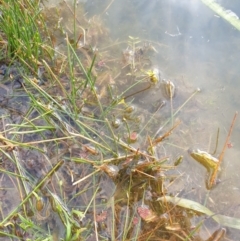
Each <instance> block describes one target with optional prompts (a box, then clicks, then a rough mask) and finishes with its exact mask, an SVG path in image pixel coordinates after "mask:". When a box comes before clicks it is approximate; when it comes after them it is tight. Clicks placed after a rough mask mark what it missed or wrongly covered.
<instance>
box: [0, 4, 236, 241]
mask: <svg viewBox="0 0 240 241" xmlns="http://www.w3.org/2000/svg"><path fill="white" fill-rule="evenodd" d="M0 9H1V21H0V26H1V31H2V32H1V48H2V55H1V63H2V65H1V66H0V69H1V86H0V87H1V94H2V96H1V98H2V99H1V101H2V102H1V109H0V114H1V124H0V126H1V133H0V142H1V146H0V152H1V169H0V171H1V174H0V176H1V195H0V197H1V208H0V217H1V218H0V240H69V241H70V240H162V241H163V240H172V241H174V240H196V241H197V240H202V238H201V235H200V231H201V229H202V228H203V227H205V226H204V222H205V221H206V220H208V219H210V218H211V217H213V220H215V221H216V222H217V223H219V224H220V225H224V226H228V227H233V228H238V229H239V228H240V224H239V223H240V222H239V220H238V219H234V218H230V217H225V216H223V215H216V214H214V213H213V212H212V211H210V210H209V209H208V208H206V207H205V206H204V205H201V204H199V203H196V202H193V201H191V200H188V199H180V198H179V197H175V195H177V194H178V193H179V192H180V191H181V190H178V191H177V192H172V193H170V192H169V191H168V188H170V187H171V186H172V185H176V180H177V179H178V173H177V172H176V171H175V170H176V168H178V165H179V164H180V163H181V161H182V160H183V156H181V155H176V153H167V151H168V150H169V149H165V148H164V147H163V148H160V147H161V146H162V144H163V143H164V142H165V141H166V140H167V139H168V138H169V137H170V136H171V135H172V134H173V133H174V132H175V131H176V130H177V129H178V128H181V125H180V120H178V118H177V115H178V113H179V112H180V111H181V110H183V109H184V107H185V105H186V104H187V103H188V102H189V101H191V100H192V99H193V97H194V96H195V95H196V94H197V93H198V92H199V90H195V91H193V92H192V93H191V92H190V93H189V96H187V98H185V99H179V101H182V102H180V104H178V103H177V102H173V99H174V98H177V96H176V91H175V85H174V83H173V81H171V80H164V79H163V78H162V76H161V75H160V71H159V69H158V67H156V66H154V65H152V63H151V57H152V56H153V55H154V54H158V53H157V50H156V47H155V46H154V43H151V42H150V41H149V42H146V41H142V40H141V39H139V38H135V37H131V36H130V37H129V39H128V40H126V41H125V42H113V41H112V40H111V39H110V36H109V33H108V30H107V28H106V27H105V26H104V24H103V22H102V20H101V18H100V17H99V16H93V17H91V18H89V19H87V18H86V16H84V14H79V12H81V11H82V12H83V9H82V6H81V5H80V4H79V5H78V4H77V1H74V3H73V5H70V4H68V3H67V1H62V2H61V3H60V5H59V7H58V8H50V9H49V8H47V7H44V2H43V3H40V1H37V0H33V1H30V0H22V1H15V0H7V1H3V2H1V4H0ZM77 11H78V14H76V12H77ZM67 15H68V16H69V15H71V18H66V19H64V16H67ZM86 29H87V30H86ZM155 44H156V45H157V43H155ZM140 94H141V97H140ZM149 95H152V96H153V100H154V101H151V103H149V101H147V99H148V98H149ZM159 96H161V98H159ZM154 98H155V99H154ZM151 100H152V99H151ZM160 110H161V114H160V115H159V111H160ZM232 127H233V125H232ZM231 129H232V128H231ZM229 136H230V134H229ZM175 137H176V142H174V140H172V139H170V140H172V143H171V144H172V145H175V143H178V142H179V139H180V138H181V136H180V137H179V136H177V135H176V136H175ZM169 146H170V145H169ZM225 146H226V145H225ZM199 153H200V152H199ZM222 153H223V154H224V151H223V152H222ZM172 154H173V155H172ZM204 155H205V156H206V153H204ZM169 156H174V157H175V158H173V160H170V158H169ZM208 157H209V156H208ZM201 158H205V157H203V155H202V156H201V157H200V161H199V162H200V163H202V164H203V165H204V166H205V167H206V168H207V169H210V171H211V172H212V171H214V175H215V176H214V178H216V173H215V172H218V168H219V165H220V164H216V163H214V162H213V160H210V161H209V160H208V161H206V160H205V159H204V160H203V159H201ZM221 159H222V157H221ZM206 162H207V164H206ZM206 165H207V166H206ZM208 165H209V166H208ZM211 177H212V176H211ZM214 183H215V179H214V180H213V181H212V183H211V186H210V188H211V187H212V185H213V184H214ZM206 217H207V218H206ZM205 228H206V227H205ZM208 234H209V235H208V236H209V238H208V239H206V240H209V241H210V240H212V241H220V240H222V238H223V237H224V234H225V228H224V227H220V228H218V229H217V230H215V231H212V230H209V231H208Z"/></svg>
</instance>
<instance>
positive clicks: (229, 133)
mask: <svg viewBox="0 0 240 241" xmlns="http://www.w3.org/2000/svg"><path fill="white" fill-rule="evenodd" d="M237 115H238V112H237V111H236V112H235V115H234V117H233V120H232V123H231V126H230V129H229V132H228V136H227V139H226V141H225V144H224V146H223V149H222V152H221V154H220V156H219V159H218V164H217V168H215V170H214V172H213V174H212V176H211V178H210V182H209V185H210V187H209V188H211V187H212V186H213V184H214V183H215V180H216V176H217V173H218V169H219V166H220V165H221V162H222V160H223V156H224V153H225V151H226V148H227V145H228V143H229V139H230V136H231V134H232V130H233V126H234V124H235V121H236V118H237Z"/></svg>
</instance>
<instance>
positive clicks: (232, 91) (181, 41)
mask: <svg viewBox="0 0 240 241" xmlns="http://www.w3.org/2000/svg"><path fill="white" fill-rule="evenodd" d="M55 2H56V1H55ZM55 2H54V1H52V2H51V1H49V4H54V3H55ZM218 3H220V4H222V6H224V7H225V8H226V9H231V10H232V11H233V12H234V13H236V14H237V15H238V16H240V10H239V9H240V8H239V3H236V1H233V0H231V1H230V0H229V1H218ZM80 4H81V3H80ZM84 7H85V9H86V12H87V16H88V17H90V16H94V15H99V16H100V18H101V20H102V21H103V22H104V24H106V25H107V26H108V28H109V34H110V36H111V38H112V39H113V40H116V39H119V41H126V40H127V39H128V36H133V37H138V38H139V39H140V40H143V41H150V42H151V43H152V45H153V46H154V48H155V49H156V50H157V53H155V54H154V55H153V56H152V58H151V65H152V66H157V67H158V68H159V69H160V70H161V72H162V75H163V77H164V78H167V79H170V80H172V81H173V82H174V84H175V85H176V88H177V93H176V97H175V98H174V99H173V111H176V110H177V109H178V108H179V107H180V106H181V105H182V104H183V103H184V101H185V100H186V99H187V98H188V97H189V96H190V95H191V93H192V92H193V91H194V90H195V89H197V88H200V89H201V92H200V93H198V94H197V95H196V96H195V97H194V98H193V99H192V100H190V102H188V103H187V104H186V105H185V106H184V107H183V109H182V110H181V111H180V112H179V113H178V114H177V115H176V116H175V119H179V120H181V121H182V123H181V125H180V127H179V130H176V131H175V132H174V133H173V135H172V136H171V137H170V139H169V140H168V141H167V143H165V144H164V146H161V147H159V150H158V153H159V156H161V155H162V152H163V150H165V151H166V152H167V153H169V152H170V153H173V154H172V157H171V158H172V159H174V158H175V157H176V156H177V155H183V156H184V161H183V163H182V165H181V166H180V167H179V170H178V172H179V174H181V175H182V177H181V179H180V181H179V183H178V184H177V185H176V186H175V188H174V187H171V188H170V191H171V192H175V193H176V192H179V191H181V196H182V197H185V198H189V199H193V200H195V201H198V202H201V203H203V202H204V200H205V199H206V200H207V204H208V207H209V208H210V209H211V210H212V211H214V212H218V213H221V214H224V215H228V216H232V217H233V216H234V217H236V218H240V206H239V200H240V190H239V188H240V187H239V173H238V171H236V170H239V168H240V163H239V160H238V159H239V155H240V149H239V145H240V140H239V138H238V136H239V132H240V120H239V118H238V119H237V122H236V124H235V127H234V130H233V134H232V137H231V143H232V147H231V148H228V149H227V151H226V152H225V156H224V160H223V165H222V171H221V175H220V179H221V182H220V183H219V184H218V185H217V186H216V187H215V188H214V189H213V190H211V191H210V192H208V191H207V190H206V188H205V174H206V170H205V169H204V168H203V167H201V166H200V165H199V164H198V163H196V162H195V161H194V160H193V159H191V158H190V157H189V155H188V154H187V150H188V149H189V148H199V149H201V150H205V151H208V152H213V150H214V148H215V142H216V135H217V129H218V128H220V136H219V143H218V149H217V153H216V154H215V156H216V157H217V156H218V155H219V154H220V152H221V150H222V147H223V145H224V142H225V139H226V137H227V133H228V130H229V127H230V124H231V120H232V118H233V115H234V113H235V111H239V107H240V100H239V87H240V86H239V85H240V82H239V81H238V77H239V69H238V64H237V63H239V58H240V57H239V56H240V55H239V51H240V50H239V36H240V32H239V31H238V30H236V29H235V28H234V27H233V26H231V25H230V24H229V23H228V22H226V21H225V20H223V19H222V18H221V17H219V16H217V15H216V14H215V13H214V12H213V11H212V10H211V9H209V8H208V7H207V6H206V5H204V4H203V3H202V2H201V1H200V0H199V1H197V0H192V1H187V0H169V1H164V0H152V1H145V0H143V1H137V0H134V1H130V0H121V1H120V0H115V1H110V0H109V1H107V0H104V1H103V0H90V1H87V2H86V3H85V5H84ZM69 17H70V16H69ZM99 44H100V43H99ZM106 45H107V43H106ZM96 47H98V42H96ZM104 47H107V46H104V41H102V42H101V47H100V49H101V48H104ZM124 48H126V45H125V47H124ZM124 48H123V50H124ZM158 90H159V89H158V87H156V91H155V92H156V93H155V94H154V92H150V93H151V94H148V92H145V93H143V94H142V96H140V97H139V96H138V97H137V98H136V99H138V101H136V105H137V106H138V107H139V108H140V105H141V108H143V107H144V108H145V109H146V108H148V106H149V103H152V102H154V101H156V96H157V95H158V93H157V91H158ZM139 99H140V100H139ZM167 108H169V110H167V109H165V110H163V111H165V112H164V114H169V115H170V104H169V103H168V104H167ZM160 116H161V113H159V116H157V117H156V118H160ZM159 127H160V126H159ZM152 128H155V129H153V130H152V132H156V130H158V127H157V125H156V124H155V125H154V126H153V127H152ZM168 143H169V144H168ZM170 144H174V145H175V146H177V147H173V146H172V145H170ZM239 233H240V232H239V231H237V230H231V229H229V230H228V231H227V237H228V238H229V239H230V240H238V239H237V237H238V235H239Z"/></svg>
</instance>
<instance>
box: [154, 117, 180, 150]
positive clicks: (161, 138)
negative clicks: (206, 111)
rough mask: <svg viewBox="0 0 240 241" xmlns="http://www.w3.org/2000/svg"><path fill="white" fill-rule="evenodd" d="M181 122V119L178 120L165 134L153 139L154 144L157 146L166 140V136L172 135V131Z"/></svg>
mask: <svg viewBox="0 0 240 241" xmlns="http://www.w3.org/2000/svg"><path fill="white" fill-rule="evenodd" d="M180 123H181V121H178V122H177V123H176V124H175V125H174V126H173V127H172V128H171V129H170V130H169V131H168V132H166V133H165V134H164V135H163V136H160V137H158V138H156V139H155V140H153V142H152V145H153V146H155V145H156V144H158V143H159V142H161V141H162V140H164V139H165V138H166V137H168V136H170V135H171V134H172V131H173V130H174V129H175V128H176V127H177V126H178V125H179V124H180Z"/></svg>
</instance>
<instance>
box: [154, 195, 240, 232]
mask: <svg viewBox="0 0 240 241" xmlns="http://www.w3.org/2000/svg"><path fill="white" fill-rule="evenodd" d="M157 200H158V201H162V202H166V201H167V202H170V203H172V204H174V205H177V206H179V207H182V208H186V209H190V210H192V211H195V212H198V213H202V214H205V215H207V216H209V217H211V218H212V219H214V220H215V221H216V222H217V223H219V224H221V225H222V226H226V227H230V228H235V229H240V219H239V218H233V217H228V216H225V215H221V214H215V213H213V212H212V211H211V210H209V209H208V208H207V207H205V206H203V205H202V204H200V203H198V202H195V201H192V200H189V199H185V198H179V197H171V196H163V197H160V198H158V199H157Z"/></svg>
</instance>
